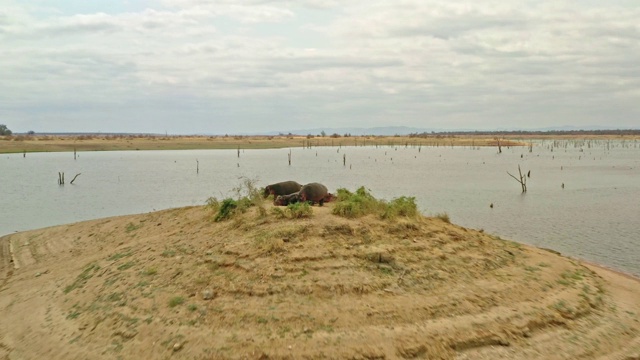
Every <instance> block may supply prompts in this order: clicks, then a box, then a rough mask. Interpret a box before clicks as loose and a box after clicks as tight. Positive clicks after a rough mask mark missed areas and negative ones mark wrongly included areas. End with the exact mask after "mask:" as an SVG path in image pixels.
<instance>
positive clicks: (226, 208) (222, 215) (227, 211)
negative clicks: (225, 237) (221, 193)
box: [214, 198, 238, 221]
mask: <svg viewBox="0 0 640 360" xmlns="http://www.w3.org/2000/svg"><path fill="white" fill-rule="evenodd" d="M237 208H238V203H237V202H236V201H235V200H233V199H231V198H226V199H224V200H223V201H222V204H221V205H220V208H219V209H218V213H217V214H216V217H215V218H214V220H215V221H222V220H225V219H228V218H230V217H231V215H233V213H234V212H235V210H236V209H237Z"/></svg>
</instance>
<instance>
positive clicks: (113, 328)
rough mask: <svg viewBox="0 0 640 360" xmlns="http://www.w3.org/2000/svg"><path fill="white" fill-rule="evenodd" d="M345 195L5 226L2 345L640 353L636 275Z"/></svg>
mask: <svg viewBox="0 0 640 360" xmlns="http://www.w3.org/2000/svg"><path fill="white" fill-rule="evenodd" d="M332 206H334V205H332V204H329V205H328V206H327V205H325V206H324V207H322V208H320V207H315V206H314V207H313V215H312V217H310V218H303V219H286V218H285V219H282V218H279V217H278V216H276V214H275V213H274V212H273V211H272V210H271V208H272V205H270V204H268V205H265V208H263V209H262V211H260V209H256V208H252V209H250V211H248V212H246V213H244V214H241V215H238V216H236V217H234V218H233V219H230V220H226V221H222V222H214V221H213V214H212V212H211V210H210V209H208V208H206V207H205V206H197V207H186V208H177V209H169V210H164V211H158V212H153V213H147V214H140V215H132V216H120V217H112V218H107V219H99V220H92V221H85V222H80V223H75V224H70V225H63V226H55V227H51V228H46V229H40V230H33V231H26V232H21V233H16V234H11V235H8V236H5V237H2V238H0V358H2V359H38V358H51V359H115V358H123V359H138V358H140V359H141V358H154V359H165V358H167V359H168V358H177V359H241V358H242V359H244V358H248V359H302V358H306V359H398V358H400V359H402V358H419V359H424V358H429V359H454V358H457V359H628V360H631V359H640V330H639V329H640V282H638V280H637V279H635V278H632V277H629V276H625V275H622V274H619V273H616V272H614V271H611V270H608V269H604V268H602V267H598V266H595V265H592V264H585V263H581V262H579V261H576V260H573V259H568V258H566V257H563V256H560V255H558V254H556V253H553V252H550V251H546V250H542V249H537V248H534V247H530V246H525V245H521V244H518V243H515V242H512V241H508V240H503V239H500V238H499V237H496V236H493V235H489V234H486V233H483V232H482V231H476V230H470V229H465V228H462V227H459V226H456V225H452V224H449V223H448V222H447V221H446V219H443V218H429V217H423V216H419V217H417V218H397V219H394V220H382V219H380V218H379V217H375V216H372V215H369V216H365V217H362V218H357V219H347V218H343V217H338V216H336V215H333V214H332V213H331V208H332ZM265 210H266V211H265Z"/></svg>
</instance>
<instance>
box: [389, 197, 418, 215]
mask: <svg viewBox="0 0 640 360" xmlns="http://www.w3.org/2000/svg"><path fill="white" fill-rule="evenodd" d="M416 215H418V205H416V198H415V197H407V196H401V197H399V198H396V199H393V200H391V202H390V203H388V204H386V207H385V209H384V212H383V213H382V218H384V219H392V218H394V217H396V216H404V217H414V216H416Z"/></svg>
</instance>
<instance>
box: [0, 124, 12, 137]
mask: <svg viewBox="0 0 640 360" xmlns="http://www.w3.org/2000/svg"><path fill="white" fill-rule="evenodd" d="M11 134H13V133H12V132H11V130H9V128H7V125H5V124H0V135H11Z"/></svg>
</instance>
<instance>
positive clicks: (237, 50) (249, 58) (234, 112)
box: [0, 0, 640, 134]
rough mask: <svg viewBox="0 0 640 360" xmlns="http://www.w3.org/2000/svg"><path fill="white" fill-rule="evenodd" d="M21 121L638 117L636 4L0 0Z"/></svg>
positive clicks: (94, 128) (164, 125)
mask: <svg viewBox="0 0 640 360" xmlns="http://www.w3.org/2000/svg"><path fill="white" fill-rule="evenodd" d="M0 124H6V125H7V127H8V128H9V129H11V130H12V131H14V132H26V131H35V132H132V133H163V134H164V133H169V134H227V133H228V134H237V133H266V132H270V131H281V130H290V129H312V128H313V129H318V128H341V127H363V128H369V127H384V126H409V127H419V128H427V129H442V130H459V129H467V130H468V129H473V130H496V129H501V130H505V129H506V130H509V129H512V130H513V129H538V128H543V127H554V126H574V127H577V128H589V127H594V126H604V127H607V128H613V129H618V128H621V129H628V128H635V129H637V128H640V2H638V1H637V0H608V1H596V0H580V1H578V0H575V1H563V0H553V1H547V0H536V1H529V0H518V1H516V0H497V1H491V0H487V1H485V0H460V1H451V0H362V1H360V0H353V1H350V0H342V1H338V0H295V1H294V0H237V1H232V0H220V1H204V0H138V1H136V0H126V1H123V0H91V1H88V0H64V1H63V0H19V1H12V0H0Z"/></svg>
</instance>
